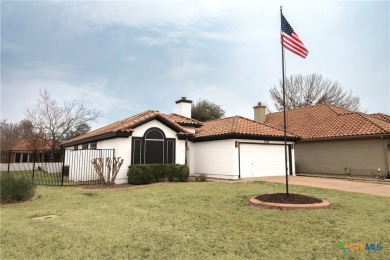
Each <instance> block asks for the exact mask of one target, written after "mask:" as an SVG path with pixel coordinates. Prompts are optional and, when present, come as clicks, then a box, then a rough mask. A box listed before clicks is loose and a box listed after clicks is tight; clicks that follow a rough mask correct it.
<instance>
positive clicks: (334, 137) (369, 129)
mask: <svg viewBox="0 0 390 260" xmlns="http://www.w3.org/2000/svg"><path fill="white" fill-rule="evenodd" d="M265 123H266V124H267V125H270V126H273V127H276V128H279V129H283V112H277V113H271V114H268V115H267V117H266V121H265ZM287 129H288V131H289V132H290V133H293V134H296V135H298V136H300V137H301V138H302V139H301V140H300V141H299V142H297V143H296V145H295V162H296V167H297V169H296V170H297V172H299V173H305V174H321V175H335V176H358V177H378V178H384V177H385V176H386V174H387V172H388V171H389V170H390V168H389V161H390V153H389V150H390V116H389V115H385V114H372V115H368V114H365V113H361V112H351V111H348V110H345V109H342V108H339V107H335V106H332V105H328V104H322V105H317V106H311V107H306V108H300V109H294V110H290V111H287Z"/></svg>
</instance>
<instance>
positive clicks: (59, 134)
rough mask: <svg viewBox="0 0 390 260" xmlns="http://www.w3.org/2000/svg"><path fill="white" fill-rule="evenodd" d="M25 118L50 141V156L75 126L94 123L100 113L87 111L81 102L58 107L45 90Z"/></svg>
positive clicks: (66, 103)
mask: <svg viewBox="0 0 390 260" xmlns="http://www.w3.org/2000/svg"><path fill="white" fill-rule="evenodd" d="M26 115H27V118H28V119H29V120H30V121H31V122H32V124H33V125H34V127H35V128H36V129H38V130H39V131H40V132H41V133H44V134H45V136H47V137H48V138H49V139H50V140H51V150H52V155H54V149H55V147H57V146H58V145H59V144H60V142H61V141H63V140H64V139H65V137H66V135H67V134H68V133H69V132H70V131H72V129H75V128H76V127H77V126H79V125H81V124H84V123H88V122H91V121H95V120H96V119H97V118H98V117H99V116H101V112H100V111H98V110H95V109H92V110H90V109H87V108H86V107H85V105H84V103H83V102H77V101H75V100H73V101H72V102H64V103H63V104H62V105H59V104H58V103H57V102H56V101H55V100H54V99H53V97H52V96H51V95H50V93H49V92H48V91H47V90H43V91H42V90H41V91H40V94H39V99H38V100H37V103H36V104H35V105H33V106H32V107H30V108H28V109H27V111H26Z"/></svg>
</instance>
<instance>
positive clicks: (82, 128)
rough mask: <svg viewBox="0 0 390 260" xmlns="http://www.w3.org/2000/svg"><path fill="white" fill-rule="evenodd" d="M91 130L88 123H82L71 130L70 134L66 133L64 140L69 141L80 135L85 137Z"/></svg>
mask: <svg viewBox="0 0 390 260" xmlns="http://www.w3.org/2000/svg"><path fill="white" fill-rule="evenodd" d="M90 130H91V126H90V125H89V124H87V123H81V124H79V125H77V126H75V127H74V128H72V129H71V130H69V132H68V133H66V135H65V138H64V140H69V139H72V138H75V137H77V136H79V135H83V134H85V133H88V132H89V131H90Z"/></svg>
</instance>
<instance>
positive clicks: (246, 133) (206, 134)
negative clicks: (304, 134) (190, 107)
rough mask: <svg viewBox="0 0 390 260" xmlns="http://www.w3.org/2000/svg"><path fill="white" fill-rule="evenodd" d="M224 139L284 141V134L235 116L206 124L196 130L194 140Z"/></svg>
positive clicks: (296, 138) (294, 136)
mask: <svg viewBox="0 0 390 260" xmlns="http://www.w3.org/2000/svg"><path fill="white" fill-rule="evenodd" d="M287 137H288V140H298V139H299V137H298V136H296V135H293V134H290V133H288V134H287ZM224 138H243V139H248V138H250V139H267V140H268V139H272V140H283V138H284V133H283V131H281V130H279V129H277V128H275V127H272V126H268V125H265V124H261V123H258V122H256V121H253V120H250V119H247V118H244V117H241V116H233V117H226V118H223V119H217V120H212V121H207V122H204V124H203V126H202V127H200V128H197V129H196V130H195V137H194V138H193V139H192V140H193V141H206V140H217V139H224Z"/></svg>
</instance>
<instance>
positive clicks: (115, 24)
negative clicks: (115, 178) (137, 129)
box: [1, 0, 390, 128]
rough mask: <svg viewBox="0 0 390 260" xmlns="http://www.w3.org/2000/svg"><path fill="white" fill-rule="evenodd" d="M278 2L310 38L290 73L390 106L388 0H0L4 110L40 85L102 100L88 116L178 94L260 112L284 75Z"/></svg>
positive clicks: (122, 112)
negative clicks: (336, 84)
mask: <svg viewBox="0 0 390 260" xmlns="http://www.w3.org/2000/svg"><path fill="white" fill-rule="evenodd" d="M280 5H282V6H283V13H284V15H285V17H286V19H287V20H288V21H289V23H290V24H291V25H292V27H293V28H294V30H295V32H296V33H298V35H299V37H300V38H301V40H302V41H303V43H304V44H305V46H306V47H307V49H308V50H309V55H308V57H307V58H306V59H302V58H300V57H299V56H297V55H295V54H292V53H289V52H288V51H286V67H287V71H286V75H290V74H295V73H303V74H307V73H313V72H316V73H320V74H322V75H323V76H324V77H326V78H329V79H331V80H335V81H339V83H340V84H341V85H342V86H343V88H344V89H345V90H352V91H353V93H354V94H356V95H358V96H359V97H360V99H361V103H362V107H363V109H364V110H365V111H367V112H368V113H375V112H382V113H386V114H390V102H389V100H390V79H389V77H390V76H389V74H390V72H389V71H390V67H389V61H390V54H389V52H390V51H389V48H390V47H389V46H390V42H389V41H390V28H389V27H390V19H389V13H390V7H389V1H378V2H376V1H272V2H271V1H245V0H244V1H214V0H206V1H121V2H104V1H83V2H79V1H64V2H62V1H55V2H49V1H46V2H38V1H28V2H27V1H2V2H1V118H2V119H8V121H12V122H17V121H19V120H21V119H23V118H24V117H25V110H26V108H27V107H29V106H31V105H32V104H34V103H35V102H36V99H37V98H38V94H39V90H40V89H47V90H49V91H50V92H51V93H52V95H53V97H54V98H55V99H56V100H57V101H58V102H60V103H61V102H63V101H65V100H67V101H71V100H83V101H84V102H85V103H86V105H87V106H88V107H89V108H97V109H100V110H102V112H103V117H101V118H100V119H99V120H98V121H97V122H96V123H94V124H93V127H94V128H95V127H98V126H103V125H106V124H108V123H111V122H114V121H116V120H119V119H123V118H126V117H128V116H131V115H134V114H136V113H139V112H142V111H144V110H147V109H154V110H160V111H161V112H164V113H171V112H175V101H176V100H178V99H180V97H182V96H186V97H187V98H188V99H192V100H194V101H197V100H199V99H208V100H210V101H212V102H215V103H216V104H219V105H221V106H222V108H223V109H225V110H226V116H233V115H242V116H245V117H248V118H252V117H253V106H254V105H256V104H257V102H259V101H261V102H265V103H267V105H268V106H269V107H270V109H271V110H273V111H275V109H274V106H273V103H272V100H271V99H270V94H269V89H270V88H271V87H272V86H274V85H275V84H277V82H278V80H279V79H280V77H281V47H280Z"/></svg>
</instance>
